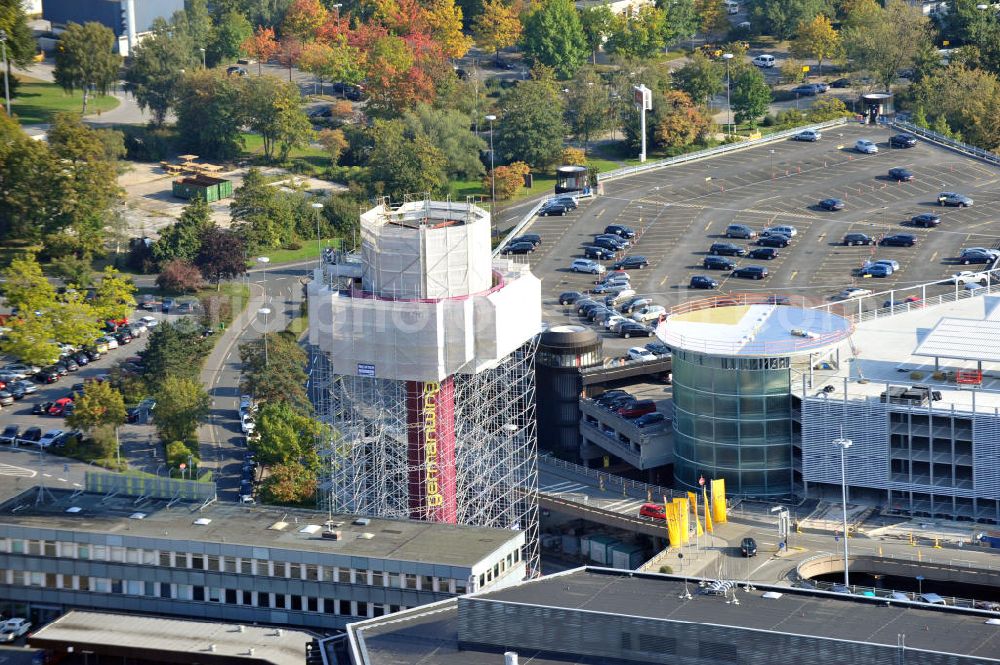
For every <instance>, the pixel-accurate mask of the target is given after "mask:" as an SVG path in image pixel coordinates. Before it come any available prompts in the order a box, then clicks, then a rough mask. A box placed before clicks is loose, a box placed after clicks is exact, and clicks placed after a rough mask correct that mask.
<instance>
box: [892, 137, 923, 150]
mask: <svg viewBox="0 0 1000 665" xmlns="http://www.w3.org/2000/svg"><path fill="white" fill-rule="evenodd" d="M915 145H917V137H915V136H913V135H912V134H896V135H895V136H891V137H889V147H890V148H912V147H913V146H915Z"/></svg>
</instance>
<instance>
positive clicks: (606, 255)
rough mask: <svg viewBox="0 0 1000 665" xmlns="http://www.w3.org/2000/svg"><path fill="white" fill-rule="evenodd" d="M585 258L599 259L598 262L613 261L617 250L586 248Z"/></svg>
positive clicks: (584, 249) (584, 250)
mask: <svg viewBox="0 0 1000 665" xmlns="http://www.w3.org/2000/svg"><path fill="white" fill-rule="evenodd" d="M583 256H584V257H585V258H588V259H597V260H598V261H601V260H604V259H613V258H615V250H613V249H608V248H606V247H584V248H583Z"/></svg>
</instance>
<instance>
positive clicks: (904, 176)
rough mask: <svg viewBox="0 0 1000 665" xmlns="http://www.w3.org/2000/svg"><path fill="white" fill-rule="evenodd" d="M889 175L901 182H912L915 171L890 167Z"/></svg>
mask: <svg viewBox="0 0 1000 665" xmlns="http://www.w3.org/2000/svg"><path fill="white" fill-rule="evenodd" d="M889 177H890V178H892V179H893V180H898V181H900V182H910V181H911V180H913V171H911V170H910V169H904V168H900V167H896V168H892V169H889Z"/></svg>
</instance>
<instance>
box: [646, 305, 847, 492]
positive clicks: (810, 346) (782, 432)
mask: <svg viewBox="0 0 1000 665" xmlns="http://www.w3.org/2000/svg"><path fill="white" fill-rule="evenodd" d="M777 302H778V301H777V300H776V299H775V298H774V297H773V296H772V297H767V296H761V295H752V296H749V295H748V296H727V297H725V298H709V299H706V300H698V301H692V302H688V303H685V304H684V305H681V306H679V307H677V308H675V309H674V310H673V311H672V312H671V313H670V316H669V317H668V318H667V320H666V321H665V322H663V323H662V324H661V325H660V326H659V328H658V329H657V334H658V335H659V337H660V339H662V340H663V341H664V343H666V344H667V345H668V346H670V347H671V349H672V351H673V366H672V371H673V393H674V479H675V482H676V483H677V485H678V486H679V487H686V488H691V489H694V488H697V487H698V486H699V479H700V478H705V479H706V480H707V479H711V478H725V480H726V490H727V492H729V493H731V494H743V495H756V496H781V495H786V494H789V493H791V492H792V489H793V479H794V468H795V466H796V464H795V460H794V457H793V446H792V443H793V442H792V436H793V432H792V406H791V392H792V389H791V387H792V381H793V380H794V377H795V376H796V375H799V374H800V373H802V372H808V371H809V367H810V365H811V364H813V363H815V362H816V360H817V358H819V357H821V356H823V355H824V354H825V353H827V352H829V351H830V350H831V349H833V348H835V347H836V346H837V344H838V342H840V341H841V340H843V339H844V338H846V337H847V336H848V335H850V332H851V330H852V326H851V322H850V321H848V320H847V319H844V318H842V317H840V316H837V315H836V314H831V313H828V312H825V311H822V310H816V309H810V308H806V307H799V306H793V305H790V304H787V305H786V304H777ZM780 302H782V303H784V302H785V299H782V300H781V301H780Z"/></svg>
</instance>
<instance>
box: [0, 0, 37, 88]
mask: <svg viewBox="0 0 1000 665" xmlns="http://www.w3.org/2000/svg"><path fill="white" fill-rule="evenodd" d="M0 30H3V31H4V33H5V34H6V35H7V43H6V47H7V70H6V71H5V72H2V75H3V76H0V85H3V82H4V81H3V79H4V78H8V79H9V80H10V91H11V95H12V96H13V95H14V93H15V83H16V79H15V78H14V77H13V72H12V69H13V67H14V66H15V65H16V66H18V67H22V68H27V67H28V65H30V64H31V59H32V57H33V56H34V55H35V49H36V45H35V38H34V35H33V34H32V32H31V28H30V27H29V26H28V17H27V15H26V14H25V13H24V3H22V2H21V1H20V0H0Z"/></svg>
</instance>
